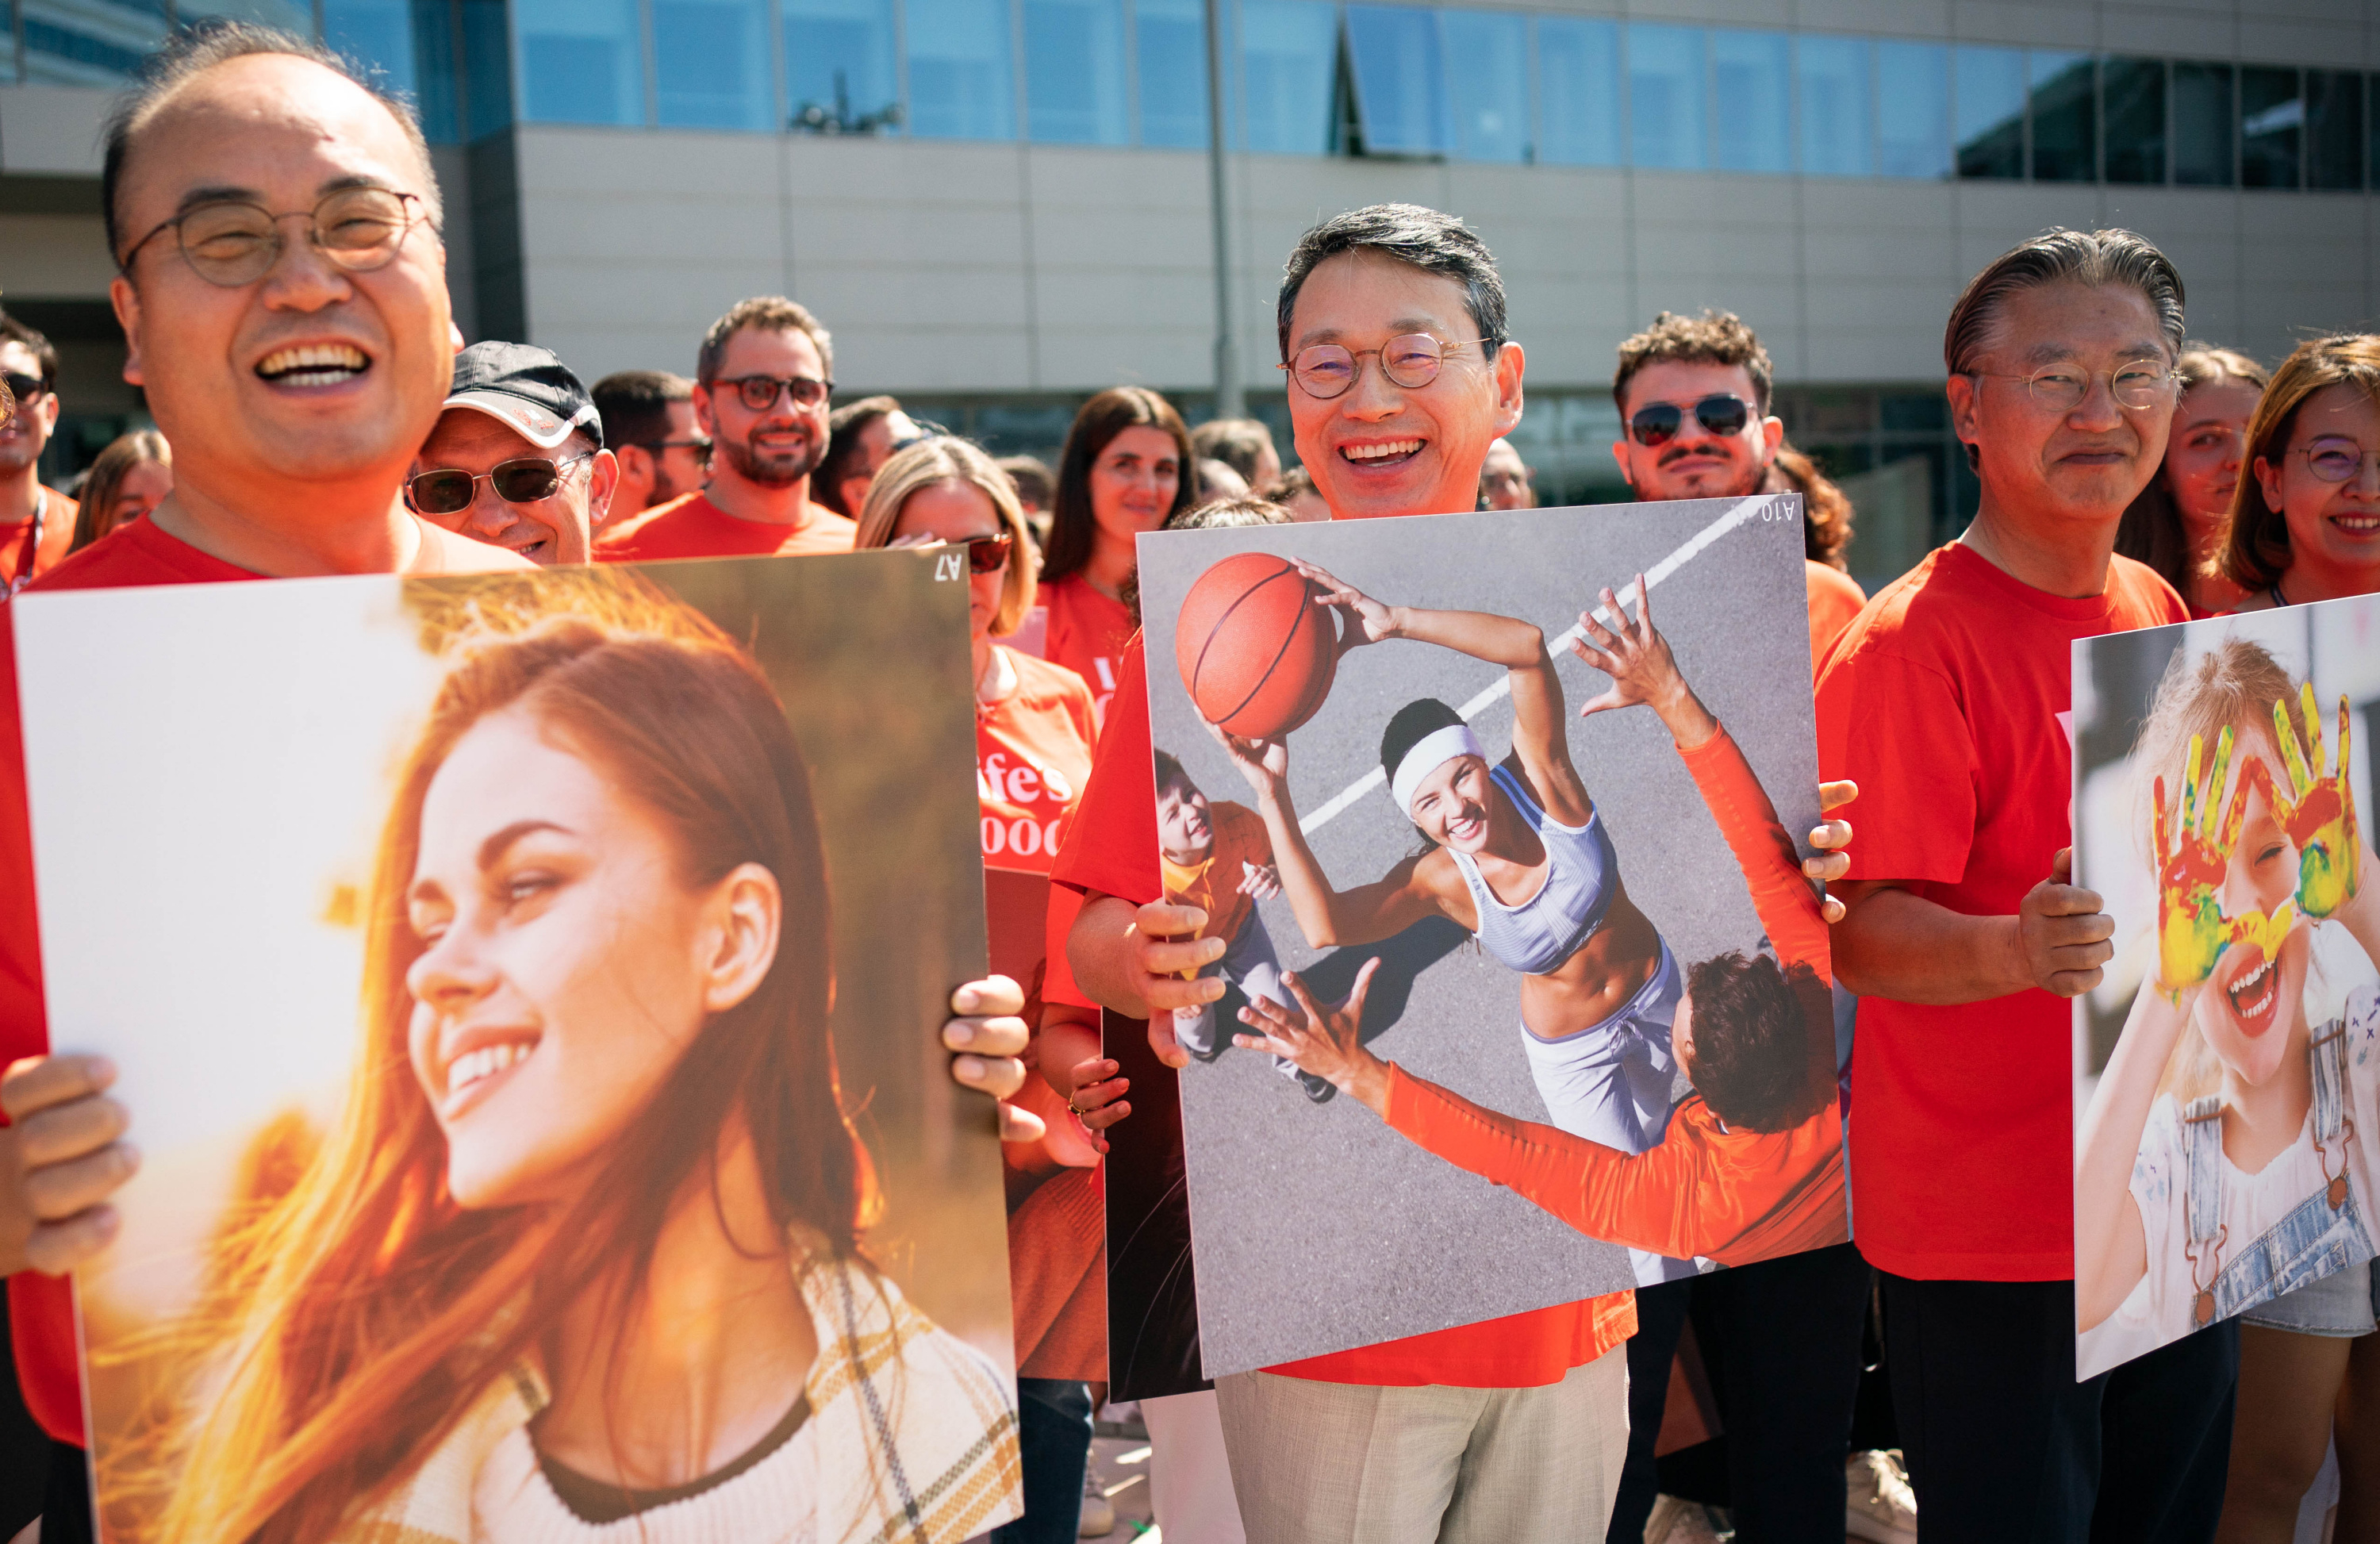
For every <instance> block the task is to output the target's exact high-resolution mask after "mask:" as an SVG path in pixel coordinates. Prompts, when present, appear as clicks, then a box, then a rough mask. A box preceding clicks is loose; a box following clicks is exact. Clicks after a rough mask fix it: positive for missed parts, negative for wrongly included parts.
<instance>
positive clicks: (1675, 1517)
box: [1645, 1495, 1731, 1544]
mask: <svg viewBox="0 0 2380 1544" xmlns="http://www.w3.org/2000/svg"><path fill="white" fill-rule="evenodd" d="M1728 1537H1731V1536H1730V1535H1722V1534H1721V1533H1720V1532H1719V1531H1718V1525H1717V1524H1716V1523H1715V1522H1713V1521H1712V1518H1711V1512H1710V1508H1708V1507H1706V1506H1705V1505H1703V1503H1702V1502H1700V1501H1687V1500H1685V1499H1684V1498H1683V1497H1682V1496H1669V1495H1663V1496H1657V1497H1655V1498H1654V1500H1653V1515H1651V1516H1650V1517H1647V1518H1646V1519H1645V1544H1720V1541H1721V1540H1722V1538H1728Z"/></svg>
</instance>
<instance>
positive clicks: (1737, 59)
mask: <svg viewBox="0 0 2380 1544" xmlns="http://www.w3.org/2000/svg"><path fill="white" fill-rule="evenodd" d="M1710 55H1711V101H1712V102H1713V103H1716V104H1717V105H1718V112H1717V113H1715V114H1714V115H1712V144H1711V150H1712V152H1713V153H1712V161H1713V163H1714V164H1717V165H1718V167H1719V168H1720V169H1722V170H1724V171H1730V172H1790V171H1791V170H1792V169H1793V118H1792V112H1793V109H1792V99H1793V86H1792V76H1791V63H1790V56H1791V45H1790V43H1789V42H1788V40H1787V38H1786V36H1785V34H1784V33H1782V32H1739V31H1733V30H1729V29H1725V28H1718V29H1714V30H1712V32H1711V34H1710Z"/></svg>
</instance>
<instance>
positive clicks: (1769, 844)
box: [1678, 725, 1834, 981]
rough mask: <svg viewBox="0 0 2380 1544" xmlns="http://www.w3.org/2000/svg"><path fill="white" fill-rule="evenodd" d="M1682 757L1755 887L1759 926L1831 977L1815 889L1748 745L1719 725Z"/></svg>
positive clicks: (1792, 960)
mask: <svg viewBox="0 0 2380 1544" xmlns="http://www.w3.org/2000/svg"><path fill="white" fill-rule="evenodd" d="M1678 759H1679V760H1682V761H1683V762H1685V764H1686V771H1687V772H1689V773H1691V774H1692V775H1693V777H1694V786H1695V787H1696V788H1697V789H1699V790H1700V791H1701V793H1702V796H1703V803H1705V804H1706V805H1708V806H1709V807H1710V812H1711V819H1712V820H1714V821H1718V829H1719V833H1720V834H1721V835H1723V836H1725V837H1726V838H1727V845H1728V849H1729V850H1730V852H1732V853H1734V854H1735V861H1736V864H1737V866H1738V867H1740V868H1741V869H1743V882H1744V886H1745V888H1747V889H1748V890H1750V891H1751V892H1752V906H1753V909H1754V910H1755V912H1757V913H1758V914H1759V917H1760V926H1761V930H1763V931H1765V932H1766V933H1767V935H1768V942H1770V943H1771V944H1773V945H1775V946H1776V949H1777V957H1778V959H1779V960H1780V961H1781V962H1783V963H1784V964H1786V965H1807V966H1808V967H1810V968H1812V969H1813V970H1815V971H1816V972H1817V973H1818V975H1819V976H1820V977H1821V978H1822V979H1826V980H1828V981H1831V980H1833V979H1834V973H1833V971H1832V970H1831V968H1830V967H1829V966H1828V955H1827V920H1826V916H1825V914H1824V913H1823V912H1821V911H1820V910H1819V909H1818V895H1817V892H1815V891H1814V890H1812V889H1811V888H1810V881H1808V880H1806V879H1804V878H1803V877H1802V857H1801V854H1800V853H1799V852H1798V851H1797V850H1796V849H1795V847H1794V845H1793V843H1792V839H1791V837H1788V836H1787V835H1786V834H1785V828H1784V826H1783V825H1782V824H1780V823H1779V821H1778V819H1777V807H1776V806H1775V805H1774V804H1771V803H1770V802H1769V799H1768V790H1767V789H1766V788H1763V787H1762V786H1761V785H1760V779H1759V777H1758V776H1757V775H1755V773H1754V772H1753V770H1752V763H1751V762H1749V761H1746V760H1744V759H1743V748H1741V747H1739V746H1738V745H1737V744H1736V743H1735V737H1734V736H1731V735H1730V734H1729V733H1728V732H1727V730H1726V728H1725V726H1724V725H1722V726H1721V727H1720V729H1719V732H1718V734H1716V735H1713V736H1711V737H1710V738H1709V739H1707V740H1705V741H1704V742H1703V743H1702V744H1701V745H1698V746H1696V747H1694V749H1692V750H1687V749H1685V748H1680V749H1679V751H1678Z"/></svg>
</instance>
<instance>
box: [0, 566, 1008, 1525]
mask: <svg viewBox="0 0 2380 1544" xmlns="http://www.w3.org/2000/svg"><path fill="white" fill-rule="evenodd" d="M946 568H947V565H939V567H938V565H937V563H936V561H935V559H934V557H933V556H932V555H931V554H916V553H882V554H878V553H862V554H856V555H853V556H847V557H832V558H792V559H752V560H737V561H730V562H717V563H692V564H668V565H649V566H646V567H642V568H638V569H571V570H555V571H552V572H547V573H541V574H536V575H502V576H480V577H437V578H418V579H400V578H396V577H356V578H332V579H315V580H301V581H288V582H282V583H274V584H237V585H214V586H188V587H176V588H167V589H154V590H92V591H82V592H67V593H60V594H44V595H29V596H26V597H23V598H22V599H21V600H19V601H18V603H17V604H15V605H14V606H12V607H11V608H10V609H11V611H12V612H13V613H14V625H15V626H16V627H17V629H18V661H19V664H20V671H21V677H22V683H23V686H22V692H23V704H24V725H25V739H26V748H27V755H28V771H29V783H30V805H31V811H32V817H33V833H34V843H35V858H36V870H37V876H38V881H39V893H40V903H41V924H42V953H43V962H44V968H45V971H46V974H47V985H48V993H49V1005H50V1015H51V1027H52V1033H53V1036H54V1038H55V1043H56V1044H58V1045H59V1046H61V1047H65V1048H72V1049H88V1050H94V1051H99V1052H104V1053H105V1054H107V1055H108V1056H110V1057H112V1058H113V1059H114V1060H115V1064H117V1066H118V1067H119V1068H120V1069H121V1082H120V1083H119V1085H118V1087H117V1092H118V1093H119V1094H120V1096H121V1098H122V1099H123V1100H124V1101H125V1103H126V1104H127V1106H128V1108H129V1109H130V1110H131V1111H132V1112H133V1129H132V1132H131V1136H132V1138H133V1139H134V1140H135V1141H136V1142H137V1143H138V1144H139V1145H140V1149H141V1151H142V1152H143V1154H144V1155H145V1161H144V1162H143V1165H142V1168H141V1170H140V1174H139V1176H138V1177H137V1178H136V1179H135V1180H134V1181H133V1182H132V1183H131V1184H130V1185H128V1187H127V1188H126V1189H125V1190H124V1192H123V1193H122V1196H121V1200H120V1205H121V1210H122V1216H123V1227H122V1231H121V1234H120V1235H119V1236H118V1237H117V1238H116V1240H115V1243H114V1244H113V1245H112V1246H111V1247H109V1248H108V1249H107V1250H106V1252H104V1253H103V1255H101V1256H100V1257H99V1258H97V1259H96V1260H95V1261H94V1262H92V1263H91V1265H90V1266H88V1267H86V1268H85V1269H84V1270H82V1271H81V1272H80V1273H79V1277H78V1283H77V1284H78V1289H79V1302H80V1307H81V1319H82V1330H83V1341H84V1355H85V1366H86V1371H87V1380H88V1384H87V1386H88V1388H89V1391H90V1415H91V1439H92V1446H93V1450H94V1455H95V1458H96V1468H97V1473H98V1488H99V1501H100V1506H101V1513H102V1517H103V1525H104V1528H105V1532H106V1535H107V1537H108V1538H111V1539H115V1540H152V1539H153V1540H185V1539H188V1540H199V1539H212V1538H250V1537H255V1536H258V1535H259V1534H260V1533H261V1535H262V1536H264V1537H270V1538H383V1537H386V1538H395V1537H399V1536H402V1537H405V1538H454V1539H464V1538H491V1539H504V1538H523V1539H526V1538H551V1537H558V1536H560V1535H561V1534H564V1533H573V1532H575V1531H576V1530H577V1529H578V1528H580V1527H582V1526H588V1525H594V1524H601V1525H604V1526H618V1527H624V1528H627V1529H630V1530H634V1529H637V1528H638V1527H641V1526H645V1524H642V1523H639V1522H637V1519H638V1518H640V1517H643V1518H646V1519H647V1521H648V1522H650V1520H651V1517H652V1516H653V1515H654V1514H657V1512H658V1511H659V1510H660V1509H662V1508H666V1509H667V1510H668V1511H669V1513H670V1521H671V1526H679V1525H681V1524H683V1525H684V1526H688V1527H694V1528H695V1530H696V1531H698V1532H701V1533H703V1536H704V1537H719V1538H729V1537H758V1535H752V1534H749V1533H747V1532H739V1531H738V1526H739V1525H738V1524H737V1523H736V1519H738V1518H744V1519H747V1520H748V1519H749V1518H751V1517H754V1516H759V1515H766V1516H768V1517H769V1518H770V1519H771V1522H770V1527H771V1529H775V1528H778V1527H780V1526H783V1527H789V1528H791V1529H792V1530H793V1531H792V1533H791V1534H790V1535H779V1536H785V1537H818V1538H841V1537H846V1536H857V1537H876V1536H879V1535H880V1534H881V1535H884V1536H888V1537H889V1536H890V1535H892V1534H894V1533H897V1534H899V1536H900V1537H903V1538H912V1537H916V1538H934V1539H941V1540H951V1541H953V1544H955V1541H956V1540H959V1539H962V1538H971V1537H974V1536H975V1535H977V1534H979V1533H981V1532H983V1531H985V1530H986V1529H987V1528H989V1527H990V1526H993V1525H995V1524H997V1523H999V1522H1000V1521H1002V1519H1004V1518H1006V1517H1010V1516H1013V1515H1014V1514H1016V1512H1017V1509H1018V1502H1017V1493H1016V1482H1017V1446H1016V1426H1015V1415H1014V1383H1013V1370H1012V1368H1011V1365H1010V1364H1011V1360H1012V1356H1011V1339H1010V1326H1009V1316H1008V1267H1007V1256H1006V1249H1005V1239H1004V1229H1003V1221H1002V1219H1003V1206H1002V1192H1001V1177H1000V1157H999V1150H998V1143H997V1138H996V1134H995V1129H994V1119H993V1111H992V1108H991V1106H990V1101H989V1100H984V1099H982V1098H981V1097H980V1096H977V1095H972V1094H968V1093H965V1092H964V1091H962V1090H959V1089H957V1088H954V1087H953V1084H952V1083H951V1081H950V1078H949V1076H948V1073H947V1068H946V1063H947V1060H948V1058H947V1055H946V1053H945V1052H943V1051H942V1050H941V1045H940V1041H939V1033H938V1031H939V1027H940V1024H941V1020H942V1019H943V1018H944V1017H945V1016H946V1013H947V1002H948V998H949V995H950V993H951V991H952V990H953V987H955V986H956V985H957V984H958V983H960V982H962V981H965V980H968V979H974V978H977V977H978V976H980V975H981V974H982V973H983V967H984V918H983V881H982V874H981V870H980V869H979V868H978V866H977V857H976V848H977V840H976V827H977V808H976V797H975V789H974V784H973V778H972V776H971V774H970V770H971V767H972V764H973V757H974V749H973V742H974V718H973V704H972V691H971V684H970V682H969V680H968V678H967V669H966V660H967V651H966V648H965V638H966V630H965V628H966V595H965V585H964V583H963V582H960V583H951V582H938V580H937V574H938V571H939V570H940V569H946ZM696 1380H703V1382H702V1386H701V1387H695V1386H693V1385H694V1383H695V1381H696ZM607 1537H608V1534H607Z"/></svg>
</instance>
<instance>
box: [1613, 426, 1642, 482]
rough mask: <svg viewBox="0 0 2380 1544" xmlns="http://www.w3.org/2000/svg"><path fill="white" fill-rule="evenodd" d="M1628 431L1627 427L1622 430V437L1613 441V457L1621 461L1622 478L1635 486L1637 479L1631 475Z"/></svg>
mask: <svg viewBox="0 0 2380 1544" xmlns="http://www.w3.org/2000/svg"><path fill="white" fill-rule="evenodd" d="M1611 458H1612V459H1613V460H1614V461H1617V462H1619V463H1620V480H1621V481H1622V482H1624V483H1626V484H1628V486H1629V487H1631V488H1633V487H1635V486H1636V480H1635V479H1634V478H1633V477H1632V476H1630V475H1629V473H1630V470H1631V468H1630V467H1629V465H1628V439H1627V431H1626V430H1625V429H1623V430H1621V437H1620V438H1619V439H1617V440H1614V441H1612V442H1611Z"/></svg>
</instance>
